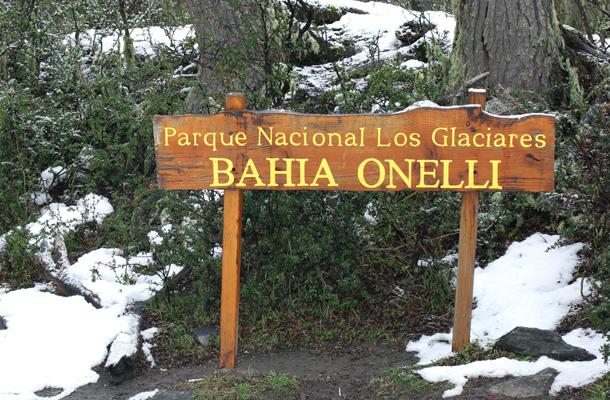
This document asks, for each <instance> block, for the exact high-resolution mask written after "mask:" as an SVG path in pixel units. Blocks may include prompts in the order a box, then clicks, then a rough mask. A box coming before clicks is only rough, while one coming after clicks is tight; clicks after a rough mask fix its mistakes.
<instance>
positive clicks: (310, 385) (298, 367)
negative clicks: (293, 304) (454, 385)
mask: <svg viewBox="0 0 610 400" xmlns="http://www.w3.org/2000/svg"><path fill="white" fill-rule="evenodd" d="M417 361H418V359H417V357H416V356H415V354H414V353H408V352H405V350H404V346H401V347H400V348H398V347H391V346H390V345H387V344H375V343H371V342H351V343H347V344H343V343H329V344H326V345H324V346H323V347H320V346H315V347H314V346H312V347H301V348H293V349H288V350H281V351H270V352H257V351H251V352H243V353H240V354H239V357H238V361H237V368H236V369H235V370H234V371H233V372H231V374H233V375H235V376H239V375H240V374H241V375H249V376H261V375H266V374H270V373H278V374H280V373H283V374H287V375H289V376H293V377H296V378H297V382H298V387H297V388H296V389H294V390H293V391H291V393H290V394H288V395H285V396H282V397H275V396H274V397H273V398H281V399H284V398H285V399H298V400H301V399H441V398H442V395H443V392H444V391H445V390H447V389H450V388H451V385H449V384H447V383H444V384H428V383H426V382H425V381H420V382H419V383H415V382H406V381H405V382H401V383H399V382H391V379H390V380H384V381H379V380H377V383H375V378H380V377H383V376H384V374H385V375H386V376H387V372H388V371H389V370H391V369H392V368H397V367H405V366H412V365H414V364H415V363H416V362H417ZM217 364H218V360H217V359H216V358H210V359H208V360H206V361H205V362H203V363H197V364H189V365H183V366H178V367H173V368H164V367H160V366H156V367H154V368H142V369H140V370H139V371H137V373H136V376H135V377H134V378H132V379H130V380H127V381H125V382H123V383H121V384H119V385H116V386H115V385H112V384H111V383H109V379H108V376H107V373H105V372H104V371H98V372H100V375H101V376H100V379H99V380H98V382H96V383H93V384H89V385H86V386H82V387H80V388H78V389H77V390H76V391H75V392H74V393H72V394H71V395H69V396H68V397H66V399H68V400H127V399H130V398H131V397H132V396H135V395H137V394H139V393H143V392H150V391H154V390H156V389H158V390H159V392H158V393H157V394H156V395H155V396H154V397H152V398H151V399H152V400H169V399H172V400H186V399H191V398H194V395H195V391H194V390H193V388H192V387H191V388H188V383H187V382H189V381H192V380H201V379H203V378H205V377H210V376H214V375H216V376H218V375H222V374H227V373H228V372H227V370H218V369H217ZM508 379H510V377H506V378H499V379H493V378H479V379H471V380H470V381H469V382H468V384H467V385H466V386H465V388H464V392H463V393H462V394H461V395H459V396H455V397H452V398H453V399H481V400H483V399H485V400H487V399H496V400H502V399H509V397H504V396H499V395H494V394H492V392H491V391H490V388H491V387H492V386H494V385H496V384H498V383H500V382H503V381H506V380H508ZM226 396H227V397H222V396H221V395H220V394H219V397H215V398H227V399H236V398H240V397H239V395H235V394H233V395H231V394H227V395H226ZM200 398H209V397H200ZM254 398H260V399H263V398H268V397H266V396H265V394H264V392H263V394H260V392H259V395H258V396H254ZM528 398H529V399H558V400H569V399H574V400H578V399H585V398H588V392H587V391H586V390H585V389H580V388H579V389H573V390H568V391H563V392H562V393H560V394H559V395H557V396H545V397H535V398H533V397H528Z"/></svg>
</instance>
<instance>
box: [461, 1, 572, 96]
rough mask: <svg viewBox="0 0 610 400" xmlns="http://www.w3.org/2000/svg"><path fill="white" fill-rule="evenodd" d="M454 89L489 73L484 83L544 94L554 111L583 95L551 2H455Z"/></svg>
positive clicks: (494, 87)
mask: <svg viewBox="0 0 610 400" xmlns="http://www.w3.org/2000/svg"><path fill="white" fill-rule="evenodd" d="M454 12H455V16H456V22H457V24H456V36H455V41H454V49H453V53H452V57H451V64H452V65H451V71H450V79H451V82H452V84H453V86H455V87H458V86H460V85H462V84H463V82H465V81H467V80H469V79H471V78H473V77H475V76H477V75H480V74H481V73H485V72H489V75H488V76H487V78H486V84H487V85H488V86H489V87H490V88H491V89H498V88H503V89H505V90H506V91H508V92H509V93H510V92H514V91H520V90H527V91H533V92H537V93H540V94H543V95H544V96H545V97H546V100H547V101H548V102H549V103H550V104H551V105H554V106H559V105H561V104H564V103H566V102H567V101H569V98H570V96H575V95H578V94H579V91H580V89H579V86H578V80H577V78H576V77H575V72H574V71H573V69H572V68H571V66H570V62H569V61H568V59H567V56H566V52H565V45H564V42H563V39H562V36H561V31H560V29H559V23H558V22H557V16H556V14H555V10H554V6H553V1H552V0H522V1H520V0H505V1H495V0H456V1H455V2H454Z"/></svg>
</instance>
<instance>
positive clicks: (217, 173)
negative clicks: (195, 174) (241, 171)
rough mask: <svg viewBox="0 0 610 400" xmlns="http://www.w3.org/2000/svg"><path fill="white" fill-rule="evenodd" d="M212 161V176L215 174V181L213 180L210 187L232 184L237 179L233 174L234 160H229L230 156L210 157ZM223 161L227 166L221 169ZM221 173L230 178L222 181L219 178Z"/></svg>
mask: <svg viewBox="0 0 610 400" xmlns="http://www.w3.org/2000/svg"><path fill="white" fill-rule="evenodd" d="M210 161H212V176H213V181H212V184H211V185H210V187H214V188H216V187H227V186H231V185H232V184H233V181H234V180H235V177H234V176H233V172H231V171H232V170H233V162H232V161H231V160H229V159H228V158H210ZM221 161H222V162H224V163H226V164H227V166H226V168H224V169H220V167H219V163H220V162H221ZM220 174H223V175H226V176H227V178H228V179H227V181H226V182H225V183H220V180H219V179H218V177H219V176H220Z"/></svg>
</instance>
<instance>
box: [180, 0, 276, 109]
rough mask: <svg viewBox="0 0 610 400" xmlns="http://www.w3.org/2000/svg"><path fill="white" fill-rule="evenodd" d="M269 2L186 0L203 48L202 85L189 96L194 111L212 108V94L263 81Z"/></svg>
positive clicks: (200, 69)
mask: <svg viewBox="0 0 610 400" xmlns="http://www.w3.org/2000/svg"><path fill="white" fill-rule="evenodd" d="M270 4H271V1H270V0H256V1H252V0H186V5H187V7H188V9H189V13H190V15H191V19H192V20H193V24H194V26H195V32H196V33H197V36H198V39H199V46H200V51H201V60H200V61H201V64H200V68H199V82H200V88H199V90H194V91H191V93H190V95H189V99H188V104H189V108H191V109H192V110H193V111H194V112H201V111H205V112H209V110H206V109H205V103H206V101H207V99H208V98H209V97H214V98H216V97H219V98H220V97H222V96H224V94H225V93H228V92H233V91H245V90H246V89H247V88H251V89H255V88H258V87H260V86H261V85H262V84H263V82H264V78H265V77H264V68H263V64H264V59H263V54H264V51H263V50H264V49H262V47H261V46H264V40H263V37H264V29H265V25H264V16H265V14H266V12H267V8H268V7H269V6H270ZM261 21H262V23H261ZM244 67H245V68H244Z"/></svg>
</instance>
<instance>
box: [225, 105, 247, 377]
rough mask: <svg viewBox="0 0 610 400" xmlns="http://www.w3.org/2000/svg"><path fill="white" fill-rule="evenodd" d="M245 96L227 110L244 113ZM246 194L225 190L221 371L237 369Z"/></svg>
mask: <svg viewBox="0 0 610 400" xmlns="http://www.w3.org/2000/svg"><path fill="white" fill-rule="evenodd" d="M244 108H245V95H243V94H231V95H227V99H226V109H227V110H235V109H237V110H239V109H241V110H243V109H244ZM243 198H244V197H243V191H241V190H225V192H224V206H223V208H224V210H223V231H222V288H221V295H220V363H219V367H220V368H235V365H236V362H237V347H238V338H239V277H240V270H241V233H242V205H243Z"/></svg>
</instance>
